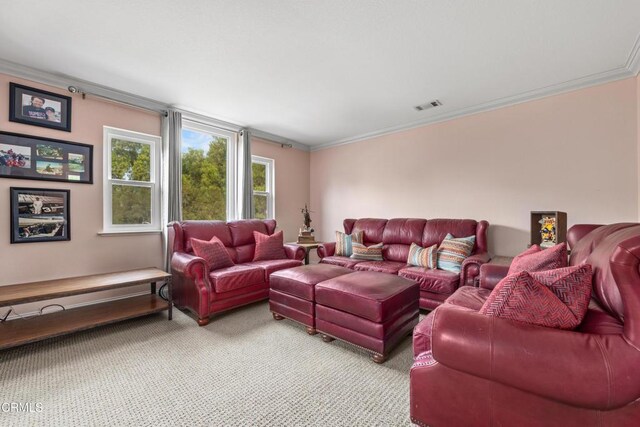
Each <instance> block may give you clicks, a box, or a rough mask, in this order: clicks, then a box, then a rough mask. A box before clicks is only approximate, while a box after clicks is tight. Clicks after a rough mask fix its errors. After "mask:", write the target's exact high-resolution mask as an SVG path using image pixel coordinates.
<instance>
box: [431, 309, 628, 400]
mask: <svg viewBox="0 0 640 427" xmlns="http://www.w3.org/2000/svg"><path fill="white" fill-rule="evenodd" d="M434 316H435V317H434V320H433V321H434V324H433V334H432V338H431V339H432V347H431V348H432V352H433V357H434V359H435V361H436V362H438V363H441V364H443V365H445V366H447V367H449V368H451V369H455V370H457V371H461V372H466V373H468V374H471V375H475V376H477V377H481V378H485V379H487V380H490V381H495V382H499V383H502V384H504V385H507V386H510V387H515V388H517V389H520V390H524V391H526V392H529V393H533V394H536V395H538V396H543V397H546V398H549V399H552V400H557V401H560V402H563V403H566V404H569V405H574V406H578V407H583V408H592V409H598V410H610V409H614V408H618V407H621V406H624V405H626V404H628V403H629V402H632V401H634V400H636V399H637V398H638V396H637V393H638V390H637V384H635V385H634V383H635V381H636V380H635V378H637V375H636V374H634V373H633V370H634V369H636V368H634V367H633V366H638V363H640V351H638V350H636V349H635V348H633V347H632V346H630V345H629V344H628V343H627V342H626V341H625V340H624V337H623V336H622V335H593V334H583V333H579V332H574V331H566V330H560V329H551V328H545V327H541V326H535V325H529V324H526V323H521V322H516V321H511V320H505V319H500V318H497V317H492V316H486V315H483V314H480V313H477V312H474V311H470V310H469V311H467V310H458V309H456V308H452V307H448V306H446V305H445V306H441V307H439V309H438V310H437V311H436V312H435V313H434Z"/></svg>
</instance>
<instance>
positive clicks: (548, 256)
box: [509, 243, 567, 274]
mask: <svg viewBox="0 0 640 427" xmlns="http://www.w3.org/2000/svg"><path fill="white" fill-rule="evenodd" d="M566 266H567V244H566V243H561V244H559V245H555V246H553V247H551V248H549V249H544V250H543V249H540V246H538V245H533V246H531V247H530V248H529V249H527V250H526V251H524V252H522V253H521V254H520V255H518V256H517V257H515V258H514V259H513V261H512V262H511V266H510V267H509V274H514V273H519V272H521V271H528V272H532V271H544V270H552V269H554V268H561V267H566Z"/></svg>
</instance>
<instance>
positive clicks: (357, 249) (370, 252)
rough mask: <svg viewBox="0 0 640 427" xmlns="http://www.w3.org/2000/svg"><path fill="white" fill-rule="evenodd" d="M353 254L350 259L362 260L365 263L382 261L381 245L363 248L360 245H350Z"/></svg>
mask: <svg viewBox="0 0 640 427" xmlns="http://www.w3.org/2000/svg"><path fill="white" fill-rule="evenodd" d="M351 247H352V249H353V253H352V254H351V258H353V259H364V260H367V261H384V258H382V243H378V244H377V245H371V246H365V245H363V244H362V243H352V244H351Z"/></svg>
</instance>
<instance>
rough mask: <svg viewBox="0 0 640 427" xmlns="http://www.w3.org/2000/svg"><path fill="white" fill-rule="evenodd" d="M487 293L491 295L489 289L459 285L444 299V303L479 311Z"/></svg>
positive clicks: (486, 297)
mask: <svg viewBox="0 0 640 427" xmlns="http://www.w3.org/2000/svg"><path fill="white" fill-rule="evenodd" d="M489 295H491V290H490V289H484V288H474V287H473V286H460V287H459V288H458V289H457V290H456V291H455V292H454V293H453V295H451V296H450V297H449V298H447V299H446V300H445V302H444V304H445V305H455V306H457V307H464V308H468V309H470V310H473V311H480V309H481V308H482V306H483V305H484V303H485V302H486V301H487V299H488V298H489Z"/></svg>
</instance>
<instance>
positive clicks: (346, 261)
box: [320, 255, 364, 269]
mask: <svg viewBox="0 0 640 427" xmlns="http://www.w3.org/2000/svg"><path fill="white" fill-rule="evenodd" d="M361 262H364V261H363V260H361V259H352V258H349V257H346V256H336V255H333V256H326V257H324V258H322V259H321V260H320V263H321V264H331V265H337V266H340V267H346V268H351V269H353V268H354V267H355V266H356V264H360V263H361Z"/></svg>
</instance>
